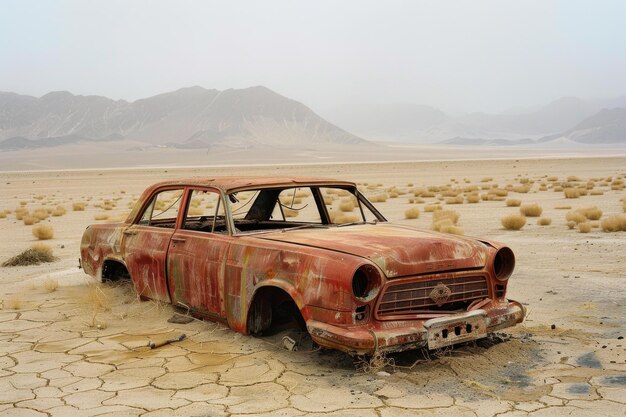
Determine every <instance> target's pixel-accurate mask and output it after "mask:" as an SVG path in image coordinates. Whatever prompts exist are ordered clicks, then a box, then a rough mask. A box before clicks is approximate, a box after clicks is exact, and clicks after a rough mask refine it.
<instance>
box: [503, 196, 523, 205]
mask: <svg viewBox="0 0 626 417" xmlns="http://www.w3.org/2000/svg"><path fill="white" fill-rule="evenodd" d="M521 204H522V200H518V199H517V198H509V199H508V200H506V206H507V207H519V206H520V205H521Z"/></svg>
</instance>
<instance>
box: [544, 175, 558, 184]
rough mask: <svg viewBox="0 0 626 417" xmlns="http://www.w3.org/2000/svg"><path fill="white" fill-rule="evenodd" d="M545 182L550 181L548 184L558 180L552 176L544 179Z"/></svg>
mask: <svg viewBox="0 0 626 417" xmlns="http://www.w3.org/2000/svg"><path fill="white" fill-rule="evenodd" d="M546 180H547V181H550V182H555V181H558V180H559V177H557V176H554V175H552V176H549V177H548V178H546Z"/></svg>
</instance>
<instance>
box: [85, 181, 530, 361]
mask: <svg viewBox="0 0 626 417" xmlns="http://www.w3.org/2000/svg"><path fill="white" fill-rule="evenodd" d="M339 206H341V207H339ZM81 265H82V267H83V268H84V270H85V272H86V273H87V274H89V275H92V276H94V277H101V278H102V279H105V280H115V279H120V278H122V279H123V278H127V279H128V278H129V279H131V280H132V283H133V285H134V287H135V289H136V291H137V292H138V294H139V295H140V296H141V297H142V298H149V299H154V300H159V301H163V302H167V303H172V304H174V305H176V306H180V307H182V308H184V309H186V310H187V311H189V312H190V313H191V314H193V315H195V316H200V317H202V318H205V319H211V320H217V321H222V322H224V323H227V324H228V326H230V327H231V328H232V329H234V330H236V331H238V332H241V333H244V334H260V333H262V332H264V331H268V330H270V328H271V327H272V326H273V325H275V324H277V323H279V322H282V324H284V322H285V320H288V319H292V320H293V321H294V322H295V323H298V324H299V325H301V326H302V328H303V330H304V329H306V330H307V331H308V333H309V334H310V336H311V338H312V339H313V340H314V341H315V342H316V343H317V344H318V345H320V346H322V347H327V348H334V349H339V350H342V351H345V352H348V353H350V354H372V353H374V352H376V351H401V350H407V349H414V348H421V347H427V348H429V349H436V348H440V347H444V346H448V345H452V344H455V343H459V342H465V341H471V340H476V339H480V338H482V337H485V336H486V335H487V334H489V333H490V332H494V331H496V330H499V329H503V328H506V327H510V326H514V325H515V324H517V323H520V322H522V320H523V318H524V307H523V306H522V305H521V304H520V303H518V302H516V301H512V300H508V299H507V298H506V288H507V282H508V279H509V277H510V276H511V274H512V272H513V268H514V265H515V258H514V255H513V252H512V251H511V249H509V248H508V247H506V246H504V245H502V244H500V243H496V242H488V241H484V240H476V239H471V238H467V237H461V236H456V235H446V234H441V233H436V232H432V231H424V230H419V229H416V228H413V227H410V226H406V225H400V224H391V223H388V222H387V220H386V219H385V218H384V217H383V215H382V214H381V213H380V212H379V211H378V210H377V209H376V207H374V205H373V204H372V203H371V202H370V201H368V200H367V198H366V197H365V196H364V195H363V194H362V193H361V192H360V191H359V190H358V188H357V186H356V184H354V183H352V182H346V181H336V180H328V179H318V178H256V177H237V178H234V177H233V178H226V177H224V178H213V179H211V178H192V179H187V180H179V181H167V182H161V183H158V184H155V185H152V186H150V187H149V188H148V189H147V190H145V191H144V193H143V194H142V195H141V197H140V198H139V200H138V202H137V203H136V205H135V207H134V208H133V210H132V212H131V213H130V215H129V216H128V218H127V219H126V221H125V222H124V223H111V224H97V225H92V226H89V227H88V228H87V229H86V231H85V233H84V235H83V238H82V242H81Z"/></svg>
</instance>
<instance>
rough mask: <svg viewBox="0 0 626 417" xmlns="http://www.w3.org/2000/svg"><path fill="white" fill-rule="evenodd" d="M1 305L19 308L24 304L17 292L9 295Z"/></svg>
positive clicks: (13, 308) (12, 308)
mask: <svg viewBox="0 0 626 417" xmlns="http://www.w3.org/2000/svg"><path fill="white" fill-rule="evenodd" d="M2 305H3V306H4V307H5V308H8V309H9V310H19V309H21V308H22V306H23V305H24V300H22V297H21V296H20V295H19V294H13V295H10V296H9V297H8V298H7V299H6V300H4V302H3V303H2Z"/></svg>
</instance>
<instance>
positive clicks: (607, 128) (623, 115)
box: [539, 108, 626, 145]
mask: <svg viewBox="0 0 626 417" xmlns="http://www.w3.org/2000/svg"><path fill="white" fill-rule="evenodd" d="M563 138H564V139H568V140H570V141H573V142H578V143H586V144H592V145H595V144H618V143H619V144H626V108H615V109H602V110H600V111H599V112H598V113H596V114H594V115H593V116H591V117H588V118H586V119H585V120H583V121H582V122H580V123H578V124H577V125H576V126H574V127H573V128H571V129H569V130H567V131H565V132H563V133H561V134H559V135H552V136H548V137H544V138H542V139H540V140H539V141H540V142H546V141H550V140H556V139H563Z"/></svg>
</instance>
